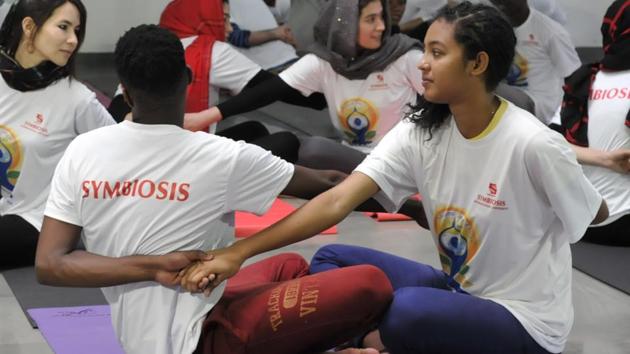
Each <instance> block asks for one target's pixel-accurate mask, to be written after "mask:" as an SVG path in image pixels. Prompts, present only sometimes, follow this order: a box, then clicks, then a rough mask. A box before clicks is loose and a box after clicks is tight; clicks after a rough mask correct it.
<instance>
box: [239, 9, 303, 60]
mask: <svg viewBox="0 0 630 354" xmlns="http://www.w3.org/2000/svg"><path fill="white" fill-rule="evenodd" d="M230 12H231V16H232V20H231V21H232V22H234V23H236V24H237V25H239V27H240V28H241V29H244V30H249V31H252V32H254V31H264V30H270V29H273V28H276V27H278V23H277V22H276V19H275V18H274V17H273V15H272V13H271V11H270V10H269V7H267V5H266V4H265V3H264V2H263V1H262V0H230ZM236 49H237V50H238V51H239V52H241V53H243V54H244V55H245V56H246V57H248V58H249V59H251V60H252V61H253V62H254V63H257V64H258V65H260V66H261V67H262V68H263V69H265V70H267V69H271V68H274V67H276V66H279V65H282V64H285V63H286V62H288V61H291V60H294V59H296V58H297V54H296V53H295V48H293V47H292V46H290V45H289V44H287V43H284V42H282V41H278V40H276V41H271V42H267V43H264V44H261V45H257V46H252V47H250V48H236Z"/></svg>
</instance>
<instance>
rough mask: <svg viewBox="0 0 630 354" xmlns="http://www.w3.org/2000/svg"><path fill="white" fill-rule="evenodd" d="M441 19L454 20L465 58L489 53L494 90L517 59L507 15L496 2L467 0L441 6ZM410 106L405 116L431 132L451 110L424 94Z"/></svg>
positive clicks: (487, 75)
mask: <svg viewBox="0 0 630 354" xmlns="http://www.w3.org/2000/svg"><path fill="white" fill-rule="evenodd" d="M439 20H442V21H446V22H447V23H451V24H454V38H455V41H456V42H457V43H458V44H460V45H461V46H462V48H463V53H464V59H465V60H474V59H475V58H476V57H477V54H479V53H480V52H486V53H487V54H488V57H489V58H490V61H489V63H488V68H487V69H486V73H485V77H484V79H485V84H486V90H487V91H488V92H490V91H493V90H494V89H495V88H496V87H497V85H498V84H499V82H501V80H503V78H505V76H506V75H507V74H508V71H509V69H510V66H511V65H512V62H513V60H514V51H515V49H514V48H515V46H516V36H515V35H514V30H513V28H512V25H511V24H510V22H509V21H508V20H507V18H505V16H504V15H503V14H502V13H501V12H499V10H497V9H496V8H494V7H492V6H488V5H483V4H471V3H470V2H469V1H465V2H462V3H460V4H458V5H456V6H454V7H449V6H445V7H443V8H442V9H440V11H439V12H438V14H437V15H436V17H435V21H439ZM409 107H410V111H409V112H407V114H406V116H405V119H407V120H410V121H412V122H414V123H416V124H418V125H419V126H420V127H421V128H423V129H428V130H429V136H431V131H432V130H433V129H437V128H439V127H440V126H441V125H442V123H444V122H445V121H446V119H447V118H448V117H449V116H450V114H451V111H450V109H449V107H448V105H447V104H438V103H433V102H429V101H427V100H426V99H425V98H424V97H423V96H419V97H418V101H417V103H416V104H415V105H410V106H409ZM429 139H430V138H429Z"/></svg>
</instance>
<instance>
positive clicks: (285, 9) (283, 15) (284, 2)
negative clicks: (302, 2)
mask: <svg viewBox="0 0 630 354" xmlns="http://www.w3.org/2000/svg"><path fill="white" fill-rule="evenodd" d="M290 8H291V0H276V5H275V6H274V7H271V6H269V11H271V14H272V15H273V17H274V18H275V19H276V22H277V23H278V24H281V23H287V21H288V20H289V9H290Z"/></svg>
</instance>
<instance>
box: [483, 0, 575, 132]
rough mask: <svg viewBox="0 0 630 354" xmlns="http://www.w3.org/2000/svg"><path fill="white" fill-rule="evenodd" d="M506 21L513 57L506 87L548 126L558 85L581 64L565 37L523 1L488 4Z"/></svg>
mask: <svg viewBox="0 0 630 354" xmlns="http://www.w3.org/2000/svg"><path fill="white" fill-rule="evenodd" d="M490 1H491V2H492V3H493V4H494V5H495V6H497V7H498V8H499V9H500V10H501V11H502V12H503V13H504V14H505V15H506V16H507V17H508V19H509V20H510V22H511V23H512V26H514V32H515V33H516V38H517V44H516V56H515V57H514V63H513V65H512V68H511V69H510V72H509V73H508V75H507V77H506V83H507V84H509V85H511V86H514V87H516V88H519V89H521V90H523V91H525V92H526V93H527V94H528V95H529V96H530V97H531V98H532V99H533V101H534V104H535V109H536V117H537V118H538V119H540V121H541V122H543V123H545V124H546V125H548V124H549V123H550V122H551V120H552V118H553V116H554V114H555V113H556V111H557V110H558V108H559V107H560V104H561V103H562V84H563V80H564V78H566V77H567V76H569V75H571V74H572V73H573V72H574V71H575V70H576V69H577V68H578V67H580V65H581V62H580V59H579V57H578V55H577V52H576V51H575V47H574V46H573V43H571V37H570V36H569V33H568V32H567V31H566V30H565V29H564V27H562V26H561V25H560V24H558V23H557V22H555V21H553V20H551V19H550V18H549V17H547V16H545V15H543V14H541V13H540V12H539V11H538V10H536V9H534V8H532V7H531V6H529V5H528V3H527V0H490Z"/></svg>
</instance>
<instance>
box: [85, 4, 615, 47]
mask: <svg viewBox="0 0 630 354" xmlns="http://www.w3.org/2000/svg"><path fill="white" fill-rule="evenodd" d="M555 1H557V2H559V3H560V5H561V6H562V7H563V8H564V10H565V11H566V13H567V17H568V23H567V29H568V30H569V33H571V36H572V38H573V42H574V44H575V45H576V46H578V47H599V46H601V34H600V32H599V27H600V25H601V20H602V17H603V16H604V12H605V11H606V9H607V8H608V6H610V4H611V3H612V0H555ZM83 2H84V4H85V6H86V7H87V10H88V26H87V36H86V39H85V43H84V44H83V48H82V50H81V51H82V52H112V51H113V50H114V44H115V43H116V40H118V37H120V36H121V35H122V34H123V33H124V31H126V30H127V29H129V28H130V27H131V26H134V25H138V24H141V23H157V22H158V20H159V18H160V13H161V12H162V9H164V6H166V4H167V3H169V0H83Z"/></svg>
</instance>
